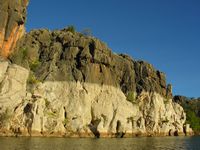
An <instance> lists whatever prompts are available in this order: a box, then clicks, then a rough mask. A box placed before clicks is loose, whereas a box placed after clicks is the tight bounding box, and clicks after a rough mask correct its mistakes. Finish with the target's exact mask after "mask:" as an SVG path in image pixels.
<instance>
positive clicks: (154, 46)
mask: <svg viewBox="0 0 200 150" xmlns="http://www.w3.org/2000/svg"><path fill="white" fill-rule="evenodd" d="M68 25H74V26H75V27H76V29H77V30H78V31H82V30H83V29H85V28H89V29H91V31H92V34H93V35H94V36H96V37H98V38H99V39H101V40H103V41H104V42H106V43H107V45H108V46H109V47H110V48H112V50H113V51H114V52H117V53H126V54H129V55H131V56H132V57H133V58H134V59H143V60H145V61H148V62H149V63H151V64H153V65H154V67H155V68H156V69H158V70H161V71H163V72H165V73H166V77H167V82H168V83H172V85H173V92H174V94H181V95H185V96H188V97H200V1H199V0H56V1H55V0H30V4H29V7H28V20H27V24H26V28H27V30H28V31H30V30H31V29H35V28H48V29H61V28H64V27H66V26H68Z"/></svg>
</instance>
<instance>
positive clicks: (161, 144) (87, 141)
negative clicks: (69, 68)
mask: <svg viewBox="0 0 200 150" xmlns="http://www.w3.org/2000/svg"><path fill="white" fill-rule="evenodd" d="M179 149H180V150H183V149H184V150H185V149H188V150H200V137H148V138H147V137H141V138H123V139H116V138H100V139H92V138H37V137H31V138H30V137H18V138H14V137H0V150H179Z"/></svg>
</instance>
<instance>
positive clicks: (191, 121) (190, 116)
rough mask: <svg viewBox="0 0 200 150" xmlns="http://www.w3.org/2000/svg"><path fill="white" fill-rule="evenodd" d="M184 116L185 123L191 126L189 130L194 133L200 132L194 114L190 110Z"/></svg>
mask: <svg viewBox="0 0 200 150" xmlns="http://www.w3.org/2000/svg"><path fill="white" fill-rule="evenodd" d="M186 115H187V121H186V123H189V124H190V125H191V128H192V129H193V130H194V132H200V118H199V117H197V116H196V114H195V112H194V111H191V110H187V111H186Z"/></svg>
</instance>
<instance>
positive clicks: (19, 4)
mask: <svg viewBox="0 0 200 150" xmlns="http://www.w3.org/2000/svg"><path fill="white" fill-rule="evenodd" d="M27 5H28V0H0V56H3V57H7V56H8V55H9V54H10V52H11V51H12V49H13V48H14V47H15V45H16V42H17V41H18V39H20V37H21V36H22V35H23V34H24V31H25V30H24V23H25V21H26V6H27Z"/></svg>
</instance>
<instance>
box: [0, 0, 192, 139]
mask: <svg viewBox="0 0 200 150" xmlns="http://www.w3.org/2000/svg"><path fill="white" fill-rule="evenodd" d="M27 4H28V1H27V0H19V1H13V0H5V1H3V0H1V1H0V12H1V13H0V16H1V20H0V52H1V56H4V57H7V56H9V59H10V61H11V63H10V62H8V61H0V135H6V136H7V135H17V136H18V135H34V136H69V137H72V136H84V137H85V136H96V137H103V136H106V137H124V136H139V135H146V136H154V135H180V134H183V133H184V132H187V131H188V132H190V130H189V126H188V125H187V126H185V120H186V115H185V112H184V110H183V108H182V107H181V106H180V105H179V104H177V103H175V102H173V101H172V86H171V85H166V80H165V75H164V73H162V72H160V71H158V70H155V69H154V68H153V66H152V65H151V64H148V63H146V62H144V61H135V60H133V59H132V58H130V57H129V56H127V55H124V54H120V55H118V54H115V53H113V52H112V51H111V50H110V49H109V48H108V47H107V46H106V44H105V43H103V42H101V41H100V40H98V39H96V38H94V37H91V36H84V35H82V34H81V33H77V32H75V31H74V30H73V28H66V29H63V30H55V31H49V30H45V29H43V30H34V31H31V32H30V33H28V34H25V35H24V36H23V37H22V38H21V39H20V40H18V39H19V38H20V37H21V36H22V35H23V30H24V22H25V20H26V15H25V14H26V6H27ZM17 41H18V42H17ZM16 42H17V46H16ZM10 52H12V54H11V55H10Z"/></svg>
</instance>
